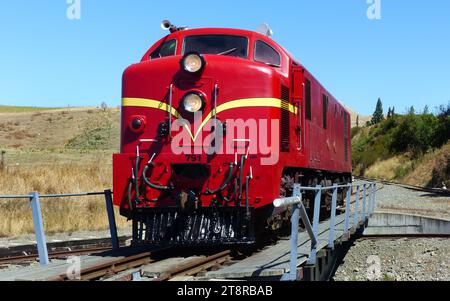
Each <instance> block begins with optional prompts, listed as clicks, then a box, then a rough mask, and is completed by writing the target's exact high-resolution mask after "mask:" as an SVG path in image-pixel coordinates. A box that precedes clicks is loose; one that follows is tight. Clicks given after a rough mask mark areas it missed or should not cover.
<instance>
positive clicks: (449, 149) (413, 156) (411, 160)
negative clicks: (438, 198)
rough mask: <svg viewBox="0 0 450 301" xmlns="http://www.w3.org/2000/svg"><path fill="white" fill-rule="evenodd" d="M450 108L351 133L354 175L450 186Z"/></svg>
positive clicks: (386, 121) (356, 129)
mask: <svg viewBox="0 0 450 301" xmlns="http://www.w3.org/2000/svg"><path fill="white" fill-rule="evenodd" d="M449 113H450V105H449V106H448V107H442V108H441V110H440V112H439V113H438V114H436V115H432V114H428V113H427V114H415V113H414V112H410V114H407V115H404V116H401V115H395V116H393V117H391V118H389V119H387V120H384V121H382V122H381V123H380V124H377V125H374V126H371V127H363V128H361V127H356V128H353V130H352V142H353V167H354V173H355V175H360V176H367V177H371V178H377V179H385V180H400V181H404V182H407V183H409V184H417V185H423V186H430V187H442V186H443V182H445V183H446V184H447V186H450V144H449V139H450V114H449Z"/></svg>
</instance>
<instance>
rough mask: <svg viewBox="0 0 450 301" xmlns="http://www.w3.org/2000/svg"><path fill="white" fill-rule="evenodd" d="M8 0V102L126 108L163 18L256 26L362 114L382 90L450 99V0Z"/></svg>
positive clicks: (393, 97)
mask: <svg viewBox="0 0 450 301" xmlns="http://www.w3.org/2000/svg"><path fill="white" fill-rule="evenodd" d="M80 1H81V19H80V20H73V21H71V20H69V19H67V17H66V10H67V7H68V4H67V0H35V1H13V0H9V1H6V0H0V5H1V9H0V41H1V43H0V104H8V105H33V106H67V105H71V106H86V105H99V104H100V103H101V102H102V101H105V102H107V103H108V104H109V105H114V106H116V105H118V104H119V103H120V94H121V75H122V72H123V70H124V69H125V68H126V67H127V66H128V65H130V64H132V63H135V62H137V61H139V59H140V58H141V56H142V55H143V53H144V52H145V51H146V50H147V49H148V48H149V47H150V46H151V45H152V43H154V42H155V41H156V40H158V39H159V38H161V37H162V36H163V35H164V34H165V32H163V31H162V30H161V28H160V27H159V23H160V21H161V20H162V19H166V18H168V19H170V20H172V21H173V23H175V24H178V25H188V26H190V27H232V28H243V29H256V28H257V27H258V25H259V24H260V23H262V22H267V23H268V24H269V25H270V26H271V27H272V28H273V30H274V32H275V35H274V39H275V40H276V41H277V42H279V43H280V44H281V45H282V46H284V47H285V48H287V49H288V50H289V51H290V52H291V53H292V54H294V55H295V56H296V57H297V58H298V59H299V60H300V61H301V62H302V63H303V64H304V65H305V66H306V67H307V68H309V69H310V70H311V72H312V73H313V74H314V75H315V76H316V77H317V78H318V79H319V80H320V81H321V82H322V83H323V84H324V85H325V86H326V87H327V89H328V90H330V92H331V93H332V94H333V95H334V96H335V97H337V98H338V99H339V100H341V101H342V102H343V103H344V104H346V105H348V106H350V107H351V108H353V109H354V110H356V111H357V112H359V113H361V114H371V113H372V112H373V110H374V107H375V103H376V100H377V98H378V97H381V98H382V100H383V103H384V106H385V109H386V110H387V107H388V106H394V105H395V107H396V109H397V111H398V112H402V111H405V108H406V107H408V106H411V105H414V106H415V107H416V108H417V109H418V110H421V109H422V108H423V107H424V106H425V105H427V104H428V105H429V106H430V107H431V108H434V107H435V106H438V105H440V104H446V103H447V102H448V101H449V100H450V1H448V0H431V1H418V0H381V4H382V6H381V20H369V19H368V18H367V15H366V11H367V9H368V7H369V5H368V4H367V3H366V0H338V1H337V0H314V1H311V0H308V1H307V0H286V1H264V0H259V1H252V0H248V1H244V0H239V1H235V0H227V1H206V0H196V1H185V0H184V1H179V0H172V1H148V0H127V1H117V0H80Z"/></svg>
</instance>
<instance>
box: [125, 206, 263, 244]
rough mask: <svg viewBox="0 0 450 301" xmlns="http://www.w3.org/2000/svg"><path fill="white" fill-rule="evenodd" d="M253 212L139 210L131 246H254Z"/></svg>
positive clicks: (240, 209) (230, 209)
mask: <svg viewBox="0 0 450 301" xmlns="http://www.w3.org/2000/svg"><path fill="white" fill-rule="evenodd" d="M253 221H254V208H249V211H248V212H247V209H246V208H245V207H223V208H213V207H203V208H199V209H197V210H195V211H192V212H190V213H187V212H182V211H181V210H180V209H179V208H175V207H173V208H172V207H166V208H160V207H159V208H138V209H135V211H134V212H133V242H132V244H133V245H152V246H155V245H157V246H163V245H164V246H166V245H169V246H170V245H177V246H209V245H227V244H253V243H254V242H255V234H254V232H255V231H254V226H253V225H254V222H253Z"/></svg>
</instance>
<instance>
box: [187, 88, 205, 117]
mask: <svg viewBox="0 0 450 301" xmlns="http://www.w3.org/2000/svg"><path fill="white" fill-rule="evenodd" d="M183 104H184V109H185V110H186V111H188V112H191V113H195V112H198V111H200V110H201V109H202V107H203V98H202V97H201V96H200V95H199V94H197V93H189V94H186V96H185V97H184V99H183Z"/></svg>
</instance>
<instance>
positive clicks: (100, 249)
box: [0, 246, 112, 265]
mask: <svg viewBox="0 0 450 301" xmlns="http://www.w3.org/2000/svg"><path fill="white" fill-rule="evenodd" d="M110 250H112V247H111V246H109V247H96V248H86V249H80V250H73V251H61V252H53V253H49V258H52V259H56V258H62V257H70V256H74V255H89V254H93V253H100V252H105V251H110ZM38 258H39V255H37V254H36V255H23V256H14V257H5V258H0V265H5V264H16V263H25V262H30V261H35V260H37V259H38Z"/></svg>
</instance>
